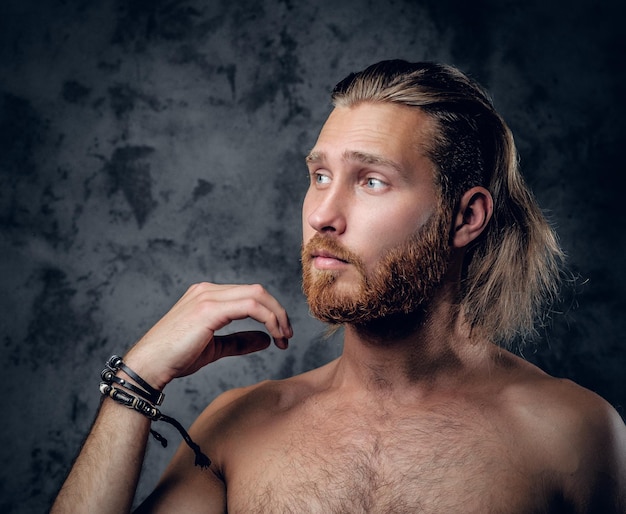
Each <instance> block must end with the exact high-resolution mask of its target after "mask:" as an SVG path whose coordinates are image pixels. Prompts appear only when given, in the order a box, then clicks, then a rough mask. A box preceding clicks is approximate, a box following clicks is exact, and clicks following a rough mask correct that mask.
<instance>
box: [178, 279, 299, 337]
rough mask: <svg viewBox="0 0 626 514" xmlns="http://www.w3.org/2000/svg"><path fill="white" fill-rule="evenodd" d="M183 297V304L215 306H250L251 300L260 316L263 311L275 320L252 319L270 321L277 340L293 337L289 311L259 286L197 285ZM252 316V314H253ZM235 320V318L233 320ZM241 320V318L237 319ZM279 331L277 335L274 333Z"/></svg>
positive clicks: (269, 326)
mask: <svg viewBox="0 0 626 514" xmlns="http://www.w3.org/2000/svg"><path fill="white" fill-rule="evenodd" d="M185 296H186V298H185V297H183V299H181V300H182V302H181V303H188V302H194V303H199V302H209V303H211V304H213V305H215V304H216V303H221V304H223V305H228V304H230V305H234V304H236V303H237V302H242V301H243V302H244V303H246V304H248V302H249V301H250V300H252V301H254V302H255V303H257V304H258V305H259V307H260V308H255V309H253V310H254V311H256V313H257V314H258V313H259V312H260V311H261V310H265V311H268V312H269V313H271V318H273V319H274V320H275V327H274V323H273V322H271V320H270V316H268V314H267V313H265V314H264V315H261V317H262V318H263V319H259V318H257V317H256V316H255V315H251V317H253V318H255V319H257V321H261V322H262V323H264V322H265V321H266V320H270V324H269V325H268V329H269V330H270V333H271V334H272V336H274V337H275V338H290V337H292V336H293V329H292V328H291V322H290V321H289V317H288V315H287V311H286V310H285V309H284V308H283V306H282V305H281V304H280V303H279V302H278V300H276V298H274V297H273V296H272V295H271V294H269V293H268V292H267V291H266V290H265V288H264V287H263V286H261V285H259V284H251V285H218V284H210V283H202V284H195V285H194V286H191V288H190V289H189V291H188V293H187V294H186V295H185ZM251 314H252V313H251ZM233 319H235V318H233ZM236 319H241V318H236ZM274 330H277V333H275V332H274Z"/></svg>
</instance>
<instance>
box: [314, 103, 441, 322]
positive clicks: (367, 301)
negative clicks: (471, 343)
mask: <svg viewBox="0 0 626 514" xmlns="http://www.w3.org/2000/svg"><path fill="white" fill-rule="evenodd" d="M432 128H433V127H432V122H431V121H430V120H429V119H428V118H427V117H426V115H425V114H423V113H422V112H420V111H419V110H417V109H411V108H409V107H405V106H400V105H393V104H380V103H364V104H360V105H358V106H355V107H351V108H346V107H338V108H336V109H335V110H334V111H333V112H332V113H331V115H330V116H329V118H328V120H327V122H326V124H325V125H324V127H323V128H322V131H321V133H320V136H319V138H318V140H317V143H316V145H315V147H314V149H313V150H312V151H311V153H310V154H309V156H308V158H307V163H308V166H309V172H310V174H311V185H310V187H309V191H308V193H307V195H306V198H305V200H304V205H303V251H302V264H303V287H304V291H305V294H306V296H307V299H308V301H309V306H310V308H311V311H312V312H313V314H314V315H316V316H317V317H318V318H320V319H322V320H324V321H329V322H336V323H344V322H347V323H351V322H352V323H364V322H367V321H368V320H371V319H377V318H381V317H385V316H387V315H389V314H396V313H400V312H405V313H409V312H415V311H416V310H417V308H418V307H419V306H420V305H422V303H423V302H424V301H427V300H428V299H429V298H430V297H431V296H432V292H433V290H434V289H435V288H436V286H437V285H439V283H440V282H441V279H442V277H443V275H444V274H445V271H446V269H447V264H448V258H449V246H448V237H447V233H448V229H449V221H448V219H447V218H448V217H447V216H445V215H444V214H443V213H442V212H441V209H440V202H439V199H438V195H437V192H436V189H435V185H434V167H433V164H432V163H431V162H430V160H429V159H428V158H427V157H426V149H425V148H426V147H425V144H426V143H427V142H428V141H429V140H430V138H431V137H432V135H431V134H432Z"/></svg>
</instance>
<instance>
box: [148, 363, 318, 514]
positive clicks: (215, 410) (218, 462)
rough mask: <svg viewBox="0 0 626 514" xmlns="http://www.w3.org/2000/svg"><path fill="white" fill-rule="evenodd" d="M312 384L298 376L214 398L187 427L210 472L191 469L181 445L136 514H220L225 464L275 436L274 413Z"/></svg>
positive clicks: (191, 457)
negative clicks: (171, 513) (204, 455)
mask: <svg viewBox="0 0 626 514" xmlns="http://www.w3.org/2000/svg"><path fill="white" fill-rule="evenodd" d="M315 383H316V380H315V374H313V375H311V374H304V375H300V376H296V377H293V378H290V379H286V380H278V381H269V380H268V381H264V382H260V383H258V384H254V385H251V386H248V387H240V388H235V389H231V390H229V391H226V392H224V393H222V394H221V395H219V396H218V397H217V398H216V399H215V400H213V401H212V402H211V403H210V405H209V406H208V407H207V408H206V409H205V410H204V411H203V412H202V413H201V414H200V416H199V417H198V418H197V419H196V421H195V422H194V423H193V425H192V426H191V428H190V429H189V435H190V436H191V438H192V439H193V440H194V442H196V443H197V444H199V445H200V448H201V450H202V451H203V452H204V453H205V454H206V455H208V456H209V458H210V459H211V466H210V468H209V469H200V468H198V467H195V466H194V455H193V453H192V451H191V450H190V449H189V447H188V446H187V445H186V444H184V443H181V445H180V446H179V448H178V450H177V452H176V454H175V455H174V457H173V458H172V461H171V462H170V464H169V465H168V467H167V469H166V470H165V472H164V473H163V476H162V477H161V479H160V481H159V483H158V485H157V487H156V489H155V491H154V492H153V493H152V495H151V496H150V497H149V498H148V499H147V500H146V502H144V504H143V505H142V506H141V507H140V508H139V510H138V511H137V512H138V513H139V512H141V513H144V512H172V511H176V512H190V513H191V512H212V513H222V512H226V485H225V463H226V462H227V461H228V460H229V459H230V458H232V455H233V454H236V453H240V452H249V451H250V449H251V448H254V446H255V445H256V443H257V441H258V440H259V438H261V439H265V440H267V439H268V438H271V437H278V435H279V434H280V431H279V430H278V429H277V422H278V420H280V419H281V416H280V413H281V412H284V411H287V410H289V409H290V407H291V406H293V405H295V404H297V403H298V402H299V401H301V399H302V398H303V397H305V396H307V394H309V392H310V391H311V390H312V388H314V384H315Z"/></svg>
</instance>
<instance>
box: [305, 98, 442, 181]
mask: <svg viewBox="0 0 626 514" xmlns="http://www.w3.org/2000/svg"><path fill="white" fill-rule="evenodd" d="M433 133H434V122H433V121H432V120H431V119H430V118H429V117H428V115H426V114H425V113H424V112H422V111H421V110H420V109H418V108H414V107H408V106H405V105H400V104H391V103H371V102H365V103H360V104H358V105H355V106H350V107H343V106H342V107H336V108H335V109H334V110H333V111H332V112H331V113H330V116H329V117H328V119H327V121H326V123H325V124H324V126H323V127H322V130H321V132H320V135H319V137H318V139H317V142H316V144H315V146H314V148H313V150H311V153H310V154H309V157H308V158H307V160H308V161H309V162H311V161H317V160H320V159H324V160H326V159H333V158H340V157H345V156H346V155H359V154H362V155H369V156H375V157H376V158H379V159H382V160H385V161H389V162H391V163H395V164H397V166H399V167H401V168H405V169H407V168H413V167H414V166H415V165H416V164H417V162H416V161H423V160H425V159H427V154H428V152H427V150H428V148H429V146H430V142H431V141H432V138H433Z"/></svg>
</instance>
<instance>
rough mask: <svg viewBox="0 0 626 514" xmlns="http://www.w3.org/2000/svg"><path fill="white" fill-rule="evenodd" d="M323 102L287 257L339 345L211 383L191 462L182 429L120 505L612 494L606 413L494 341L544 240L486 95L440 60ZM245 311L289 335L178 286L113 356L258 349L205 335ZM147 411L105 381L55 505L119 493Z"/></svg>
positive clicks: (134, 474) (544, 264) (520, 304)
mask: <svg viewBox="0 0 626 514" xmlns="http://www.w3.org/2000/svg"><path fill="white" fill-rule="evenodd" d="M333 101H334V105H335V108H334V110H333V111H332V113H331V114H330V116H329V118H328V120H327V122H326V124H325V125H324V127H323V128H322V131H321V133H320V135H319V138H318V140H317V142H316V144H315V146H314V148H313V149H312V151H311V152H310V154H309V155H308V157H307V159H306V160H307V165H308V167H309V172H310V175H311V185H310V188H309V191H308V193H307V195H306V198H305V200H304V205H303V250H302V264H303V283H304V291H305V294H306V296H307V300H308V302H309V305H310V308H311V311H312V313H313V314H314V315H315V316H317V317H318V318H320V319H322V320H324V321H327V322H329V323H332V324H336V325H342V326H343V327H344V330H345V337H344V339H345V340H344V351H343V354H342V356H341V357H340V358H338V359H337V360H335V361H333V362H331V363H329V364H327V365H325V366H322V367H321V368H318V369H315V370H313V371H310V372H308V373H305V374H303V375H300V376H296V377H293V378H290V379H287V380H283V381H268V382H262V383H260V384H257V385H254V386H251V387H247V388H243V389H239V390H234V391H229V392H226V393H224V394H223V395H221V396H220V397H219V398H217V399H216V400H215V401H214V402H213V403H212V404H211V405H210V406H209V407H208V408H207V409H206V410H205V412H204V413H203V414H201V415H200V417H199V418H198V420H197V421H196V422H195V423H194V425H193V427H192V428H191V430H190V435H191V437H192V438H193V439H194V440H195V441H196V442H197V443H199V445H200V447H201V448H202V450H203V451H204V452H205V453H206V454H207V455H209V456H210V458H211V459H212V463H211V465H210V468H209V469H206V470H201V469H200V468H198V467H194V462H193V460H194V459H193V454H192V453H191V451H190V450H189V448H187V446H185V445H182V446H181V448H180V449H179V450H178V452H177V453H176V455H175V456H174V458H173V460H172V462H171V463H170V465H169V467H168V468H167V470H166V471H165V473H164V475H163V477H162V479H161V481H160V482H159V484H158V486H157V487H156V490H155V491H154V493H153V494H152V495H151V496H150V497H149V498H148V499H147V500H146V502H144V504H143V505H142V506H141V507H140V508H139V512H209V513H212V512H226V510H228V511H229V512H231V513H238V512H272V513H273V512H323V513H329V512H349V513H360V512H371V513H374V512H375V513H382V512H385V513H387V512H394V513H403V512H425V513H459V512H472V513H485V512H503V513H504V512H506V513H530V512H576V513H582V512H598V513H599V512H602V513H611V512H614V513H617V512H622V513H623V512H625V511H626V429H625V427H624V424H623V422H622V420H621V419H620V417H619V416H618V414H617V413H616V412H615V411H614V410H613V409H612V408H611V407H610V406H609V405H608V404H607V403H606V402H605V401H604V400H602V399H601V398H599V397H598V396H597V395H595V394H593V393H591V392H590V391H587V390H585V389H583V388H581V387H579V386H577V385H575V384H573V383H572V382H569V381H566V380H558V379H555V378H552V377H550V376H548V375H546V374H545V373H543V372H542V371H540V370H539V369H537V368H536V367H535V366H533V365H531V364H529V363H527V362H524V361H523V360H521V359H519V358H517V357H515V356H514V355H513V354H511V353H509V352H508V351H506V350H505V349H503V348H502V345H503V344H504V345H506V343H507V342H510V341H511V340H512V339H513V338H514V337H516V336H525V335H528V333H529V332H532V326H533V325H532V322H533V319H534V318H535V317H536V313H537V311H538V310H539V309H540V308H541V307H542V305H544V303H545V301H546V300H547V299H549V298H551V297H552V296H554V294H555V292H556V290H557V278H558V275H559V264H560V259H561V253H560V249H559V247H558V244H557V243H556V239H555V236H554V234H553V232H552V230H551V229H550V227H549V226H548V224H547V223H546V221H545V219H544V218H543V216H542V214H541V211H540V210H539V208H538V207H537V205H536V203H535V201H534V200H533V198H532V196H531V194H530V193H529V191H528V189H527V188H526V186H525V185H524V182H523V180H522V178H521V176H520V174H519V172H518V169H517V156H516V152H515V147H514V144H513V139H512V137H511V134H510V132H509V130H508V128H507V127H506V125H505V124H504V122H503V121H502V120H501V118H500V117H499V115H498V114H497V113H496V112H495V111H494V109H493V107H492V105H491V103H490V101H489V100H488V98H487V96H486V94H485V93H484V92H483V91H482V90H481V89H480V87H478V86H477V85H476V84H475V83H473V82H472V81H471V80H469V79H468V78H467V77H466V76H464V75H463V74H461V73H460V72H459V71H457V70H455V69H454V68H451V67H447V66H442V65H437V64H429V63H418V64H410V63H406V62H403V61H388V62H382V63H379V64H376V65H373V66H371V67H370V68H368V69H366V70H365V71H363V72H360V73H357V74H353V75H350V76H349V77H347V78H346V79H345V80H343V81H342V82H341V83H339V84H338V86H337V87H336V88H335V91H334V92H333ZM246 317H251V318H253V319H255V320H258V321H259V322H261V323H264V324H265V326H266V328H267V330H268V331H269V333H270V335H271V336H272V337H273V338H274V341H275V344H276V345H277V346H278V347H279V348H286V347H287V341H288V339H289V338H291V337H292V335H293V334H292V330H291V327H290V324H289V320H288V316H287V313H286V312H285V310H284V309H283V308H282V306H281V305H280V304H279V303H278V302H277V301H276V300H275V299H274V298H273V297H272V296H271V295H269V294H268V293H267V292H266V291H265V290H264V289H263V288H262V287H260V286H257V285H252V286H248V285H244V286H234V285H215V284H198V285H195V286H192V287H191V288H190V289H189V290H188V291H187V293H186V294H185V295H184V296H183V297H182V298H181V300H180V301H179V302H178V303H177V304H176V305H175V306H174V307H173V308H172V310H171V311H170V312H169V313H168V314H166V315H165V316H164V318H163V319H161V320H160V321H159V322H158V323H157V324H156V325H155V326H154V327H153V328H152V329H151V330H150V331H149V332H148V333H147V334H146V336H145V337H144V338H143V339H142V340H141V341H139V343H137V344H136V345H135V346H134V347H133V348H132V349H131V350H130V351H129V352H128V354H127V355H126V356H125V358H124V362H125V364H126V366H128V368H130V369H131V370H134V372H135V373H137V374H138V375H139V376H140V377H142V378H143V379H144V380H145V381H146V382H147V384H149V385H150V386H152V387H154V388H155V389H157V390H159V391H160V390H162V389H163V388H164V387H165V385H166V384H167V383H169V382H170V381H171V380H173V379H174V378H176V377H180V376H184V375H188V374H190V373H193V372H195V371H196V370H198V369H200V368H201V367H203V366H205V365H206V364H208V363H209V362H213V361H215V360H217V359H218V358H220V357H223V356H225V355H234V354H243V353H247V352H250V351H256V350H259V349H262V348H265V347H267V346H268V344H269V341H268V340H267V338H266V337H263V336H262V335H260V334H258V333H247V334H235V335H232V336H226V337H218V336H214V333H215V331H217V330H219V329H221V328H223V327H224V326H226V325H227V324H228V323H230V322H231V321H232V320H235V319H242V318H246ZM494 343H500V345H497V344H494ZM131 373H132V372H131ZM116 376H117V377H119V380H120V381H122V382H120V381H118V382H115V383H114V384H113V385H115V384H118V385H120V384H122V385H123V384H124V383H126V384H127V383H128V382H123V380H126V381H130V382H131V383H132V384H135V387H137V385H138V384H140V383H139V382H137V380H133V377H132V375H131V376H129V375H128V374H127V373H124V371H123V370H117V375H116ZM129 387H130V389H131V391H132V385H131V386H129ZM122 388H123V387H122ZM123 389H124V388H123ZM125 390H126V392H127V393H128V392H129V390H128V389H125ZM107 391H110V388H109V389H107ZM118 399H119V398H118ZM149 427H150V420H149V419H148V418H147V417H145V416H141V415H140V414H138V413H137V412H133V411H132V410H130V409H126V408H124V407H123V406H121V405H118V404H117V403H116V402H114V401H112V400H111V399H110V398H106V399H105V400H104V401H103V404H102V407H101V411H100V413H99V415H98V417H97V419H96V422H95V424H94V427H93V429H92V432H91V434H90V435H89V437H88V439H87V441H86V443H85V446H84V448H83V450H82V452H81V454H80V455H79V457H78V459H77V461H76V463H75V465H74V468H73V470H72V472H71V473H70V475H69V477H68V479H67V481H66V483H65V485H64V486H63V488H62V490H61V492H60V494H59V497H58V498H57V502H56V504H55V506H54V508H53V512H69V511H72V512H116V513H117V512H125V511H128V510H129V509H130V505H131V502H132V498H133V495H134V490H135V487H136V483H137V480H138V476H139V471H140V467H141V463H142V459H143V454H144V450H145V445H146V440H147V437H148V432H149Z"/></svg>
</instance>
